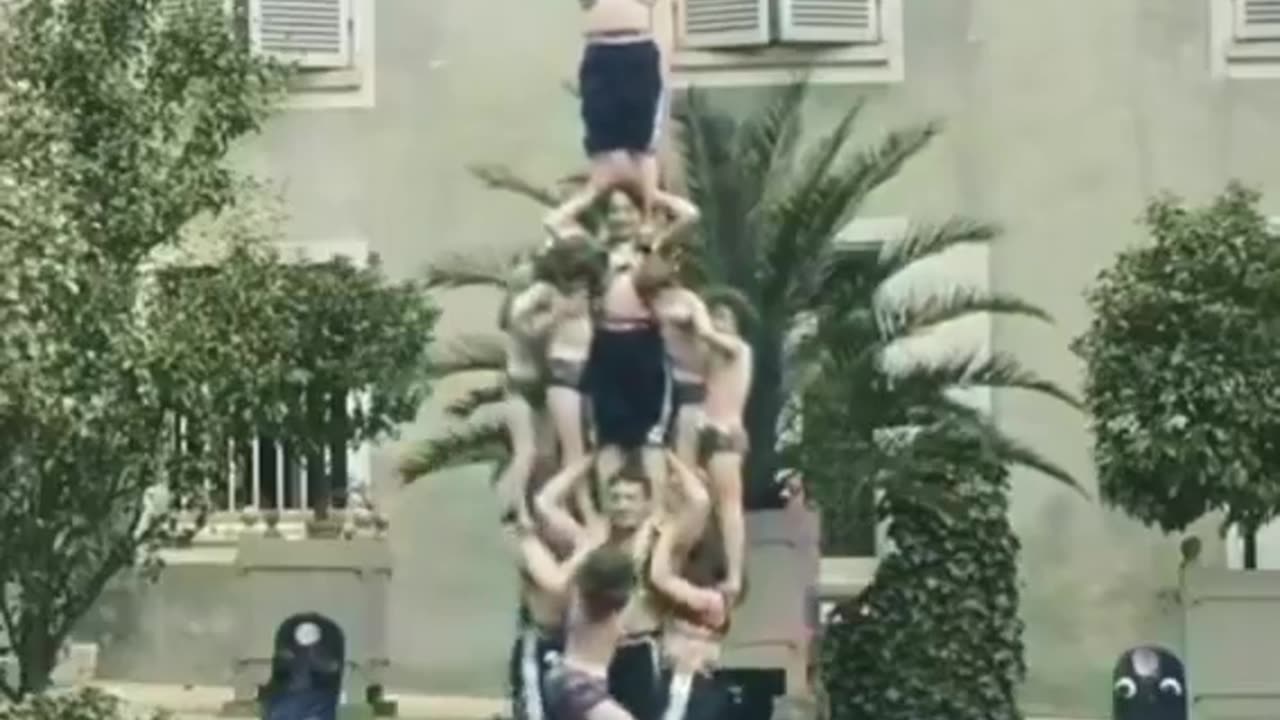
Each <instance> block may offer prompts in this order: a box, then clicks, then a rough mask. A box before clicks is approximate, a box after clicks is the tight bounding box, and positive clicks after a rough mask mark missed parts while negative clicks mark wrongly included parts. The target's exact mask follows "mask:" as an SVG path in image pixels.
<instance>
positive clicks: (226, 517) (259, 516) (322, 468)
mask: <svg viewBox="0 0 1280 720" xmlns="http://www.w3.org/2000/svg"><path fill="white" fill-rule="evenodd" d="M367 401H368V398H367V393H363V392H352V393H347V394H346V404H345V407H344V406H343V405H342V404H341V403H336V404H335V405H334V408H335V409H337V410H338V411H339V412H342V413H345V416H344V417H340V418H334V417H330V418H329V420H331V421H337V423H339V424H340V423H344V422H345V420H346V418H347V417H350V414H351V413H353V412H355V411H356V410H357V407H358V405H359V404H360V403H363V402H367ZM172 423H173V424H172V433H173V437H174V441H175V443H176V445H177V447H178V448H179V449H180V450H181V449H183V448H188V447H190V443H193V442H198V440H196V439H195V438H196V437H197V436H198V434H199V433H198V430H193V427H192V423H191V421H190V420H189V419H187V418H185V417H181V416H177V415H175V416H174V418H173V420H172ZM371 470H372V468H371V447H370V444H369V443H363V444H361V445H360V446H358V447H356V448H352V447H350V446H349V444H347V443H346V442H344V441H342V440H341V439H334V440H332V441H330V442H327V443H324V444H323V445H322V446H321V447H320V448H318V449H312V450H311V451H307V450H306V449H304V448H302V447H298V446H297V445H296V444H295V443H291V442H288V441H282V440H280V439H278V438H275V437H272V436H271V435H268V434H257V435H253V436H251V437H248V438H244V439H240V440H234V441H231V442H228V443H226V463H225V465H224V466H223V472H221V473H219V474H217V475H213V476H210V477H207V478H206V479H205V480H204V487H203V488H202V491H201V494H202V495H203V496H204V499H205V506H206V507H207V508H208V510H209V514H208V517H207V518H206V521H205V524H204V526H203V527H201V528H200V530H199V531H198V532H197V534H196V536H195V542H196V543H197V544H209V543H214V544H218V543H225V542H234V541H235V539H236V538H237V537H239V535H241V534H243V533H245V532H253V533H258V534H261V533H262V532H263V531H264V530H265V527H266V525H267V524H268V523H270V524H271V525H272V526H273V527H274V529H275V530H276V531H278V532H279V533H280V534H281V535H283V536H284V537H286V538H298V537H302V536H303V535H304V534H305V524H306V522H307V521H308V520H310V519H311V518H313V517H314V515H315V513H316V511H317V510H318V509H319V508H318V506H319V504H320V503H322V502H324V498H326V497H327V498H328V505H329V508H328V509H330V510H337V511H342V510H344V509H346V508H347V507H348V505H350V504H352V499H353V498H356V502H355V503H354V504H357V505H365V506H367V505H368V503H369V500H370V494H371V493H370V488H371V483H372V478H371V477H370V475H371ZM326 486H327V488H326ZM181 515H183V516H185V519H187V520H188V521H190V522H194V521H195V513H194V512H183V513H181Z"/></svg>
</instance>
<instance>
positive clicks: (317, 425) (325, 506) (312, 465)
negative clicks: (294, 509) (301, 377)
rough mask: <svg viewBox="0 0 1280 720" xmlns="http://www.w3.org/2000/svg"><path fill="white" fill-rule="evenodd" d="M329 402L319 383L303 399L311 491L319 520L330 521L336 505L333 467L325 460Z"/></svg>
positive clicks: (308, 386)
mask: <svg viewBox="0 0 1280 720" xmlns="http://www.w3.org/2000/svg"><path fill="white" fill-rule="evenodd" d="M326 399H327V398H326V397H325V392H324V390H323V389H322V388H320V387H318V385H317V384H316V383H314V382H313V383H311V384H309V385H307V389H306V392H305V399H304V400H303V406H304V408H305V412H306V414H307V421H306V428H307V433H306V434H307V437H305V438H304V439H303V440H304V444H305V446H306V448H307V450H306V456H307V485H308V487H307V490H308V494H309V495H310V498H311V508H312V510H313V511H314V512H315V517H316V520H328V519H329V509H330V508H331V507H332V504H333V485H332V483H331V482H330V479H329V468H328V467H327V466H326V463H325V461H324V445H325V440H324V438H325V436H326V431H327V430H328V428H327V427H326V425H327V423H326V422H325V409H326V408H325V405H326Z"/></svg>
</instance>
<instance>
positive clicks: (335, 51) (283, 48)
mask: <svg viewBox="0 0 1280 720" xmlns="http://www.w3.org/2000/svg"><path fill="white" fill-rule="evenodd" d="M354 2H373V0H249V28H250V34H249V37H250V41H251V42H252V43H253V49H254V50H255V51H256V52H260V53H262V54H264V55H270V56H272V57H276V58H279V59H280V60H282V61H284V62H289V63H297V64H298V65H299V66H300V67H305V68H345V67H350V66H351V35H352V33H351V22H352V19H351V18H352V3H354Z"/></svg>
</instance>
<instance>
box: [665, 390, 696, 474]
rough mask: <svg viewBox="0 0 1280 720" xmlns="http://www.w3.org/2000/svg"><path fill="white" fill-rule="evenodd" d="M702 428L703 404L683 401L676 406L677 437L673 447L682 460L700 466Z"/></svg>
mask: <svg viewBox="0 0 1280 720" xmlns="http://www.w3.org/2000/svg"><path fill="white" fill-rule="evenodd" d="M701 429H702V404H701V403H693V402H689V403H681V404H680V405H678V406H676V426H675V438H674V441H673V442H672V448H673V449H674V450H675V453H676V457H678V458H680V462H682V463H684V464H685V465H687V466H689V467H691V468H692V467H697V466H698V433H699V432H700V431H701Z"/></svg>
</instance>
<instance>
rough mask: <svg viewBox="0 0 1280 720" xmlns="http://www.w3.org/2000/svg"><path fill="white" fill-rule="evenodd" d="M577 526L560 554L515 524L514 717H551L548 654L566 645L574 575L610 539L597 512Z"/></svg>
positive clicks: (530, 530)
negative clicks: (517, 578) (517, 598)
mask: <svg viewBox="0 0 1280 720" xmlns="http://www.w3.org/2000/svg"><path fill="white" fill-rule="evenodd" d="M578 464H579V467H577V468H573V469H571V472H578V473H581V472H582V470H585V469H587V468H589V466H590V464H589V462H583V461H581V460H580V461H579V463H578ZM591 520H592V521H591V522H590V523H589V524H588V525H586V526H581V525H575V526H574V527H573V528H572V531H573V534H574V535H573V538H572V544H571V545H570V547H571V548H572V550H571V552H569V553H568V556H567V557H565V554H564V553H557V552H556V551H555V549H554V548H553V543H551V542H548V540H547V539H546V538H544V536H543V534H541V533H540V532H539V528H537V527H535V526H532V525H523V524H514V525H512V526H511V528H512V531H513V532H512V533H511V534H512V540H513V541H514V545H515V550H516V558H517V566H518V567H519V569H520V579H521V605H520V625H519V628H520V632H519V635H518V636H517V638H516V643H515V647H514V648H512V653H511V689H512V707H513V708H514V710H515V720H547V718H548V717H549V716H548V714H547V710H546V703H545V701H544V692H545V681H546V677H545V669H546V660H547V657H548V655H550V654H553V653H558V652H560V651H561V650H562V649H563V647H564V646H563V629H564V618H565V612H566V610H567V608H568V599H569V594H570V589H571V586H572V582H573V578H574V575H575V574H576V573H577V572H578V569H579V568H580V567H582V565H583V563H584V562H585V561H586V559H587V557H588V555H589V554H590V553H591V551H593V550H595V549H596V548H598V547H600V546H601V545H603V544H604V541H605V540H606V539H607V538H608V525H607V524H605V523H604V522H603V520H602V519H600V518H598V517H593V518H591Z"/></svg>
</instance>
